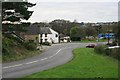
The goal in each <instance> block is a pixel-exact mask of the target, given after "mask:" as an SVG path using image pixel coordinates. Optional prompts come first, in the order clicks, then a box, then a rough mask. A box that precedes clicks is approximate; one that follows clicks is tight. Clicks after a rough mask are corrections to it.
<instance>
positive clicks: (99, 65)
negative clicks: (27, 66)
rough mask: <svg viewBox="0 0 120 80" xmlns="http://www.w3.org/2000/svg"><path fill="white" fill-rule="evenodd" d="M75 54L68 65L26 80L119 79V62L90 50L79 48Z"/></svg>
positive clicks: (34, 75) (35, 74) (29, 76)
mask: <svg viewBox="0 0 120 80" xmlns="http://www.w3.org/2000/svg"><path fill="white" fill-rule="evenodd" d="M73 53H74V58H73V60H71V61H70V62H68V63H67V64H64V65H61V66H58V67H56V68H52V69H49V70H46V71H42V72H38V73H34V74H32V75H28V76H26V77H25V78H118V61H117V60H115V59H113V58H111V57H108V56H103V55H99V54H96V53H95V52H94V50H93V49H88V48H77V49H74V50H73Z"/></svg>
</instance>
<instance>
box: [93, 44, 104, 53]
mask: <svg viewBox="0 0 120 80" xmlns="http://www.w3.org/2000/svg"><path fill="white" fill-rule="evenodd" d="M94 51H95V52H96V53H99V54H105V47H104V46H102V45H100V46H96V47H95V48H94Z"/></svg>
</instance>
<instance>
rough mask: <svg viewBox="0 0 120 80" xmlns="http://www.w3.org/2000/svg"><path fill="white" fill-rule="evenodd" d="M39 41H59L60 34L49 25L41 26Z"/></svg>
mask: <svg viewBox="0 0 120 80" xmlns="http://www.w3.org/2000/svg"><path fill="white" fill-rule="evenodd" d="M39 42H40V43H43V42H49V43H59V34H58V32H56V31H54V30H53V29H51V28H49V27H40V34H39Z"/></svg>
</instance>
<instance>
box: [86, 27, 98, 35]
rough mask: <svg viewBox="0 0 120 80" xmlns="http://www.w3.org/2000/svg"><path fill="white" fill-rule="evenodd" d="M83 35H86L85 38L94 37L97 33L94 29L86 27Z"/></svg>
mask: <svg viewBox="0 0 120 80" xmlns="http://www.w3.org/2000/svg"><path fill="white" fill-rule="evenodd" d="M85 34H86V36H96V35H97V32H96V30H95V29H94V28H92V27H90V26H87V27H85Z"/></svg>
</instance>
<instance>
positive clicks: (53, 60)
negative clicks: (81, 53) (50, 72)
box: [2, 43, 88, 78]
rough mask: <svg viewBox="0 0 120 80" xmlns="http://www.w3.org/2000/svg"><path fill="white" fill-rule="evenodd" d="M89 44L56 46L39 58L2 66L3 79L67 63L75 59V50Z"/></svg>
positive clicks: (22, 75)
mask: <svg viewBox="0 0 120 80" xmlns="http://www.w3.org/2000/svg"><path fill="white" fill-rule="evenodd" d="M87 44H88V43H62V44H54V45H53V46H51V47H50V48H48V49H47V50H46V51H45V52H43V53H41V54H40V55H38V56H34V57H31V58H27V59H24V60H20V61H15V62H10V63H4V64H3V65H2V77H3V78H19V77H24V76H26V75H30V74H32V73H35V72H40V71H43V70H47V69H50V68H53V67H56V66H58V65H62V64H65V63H67V62H68V61H70V60H71V59H72V58H73V54H72V50H73V49H74V48H78V47H79V48H81V47H85V45H87Z"/></svg>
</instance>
